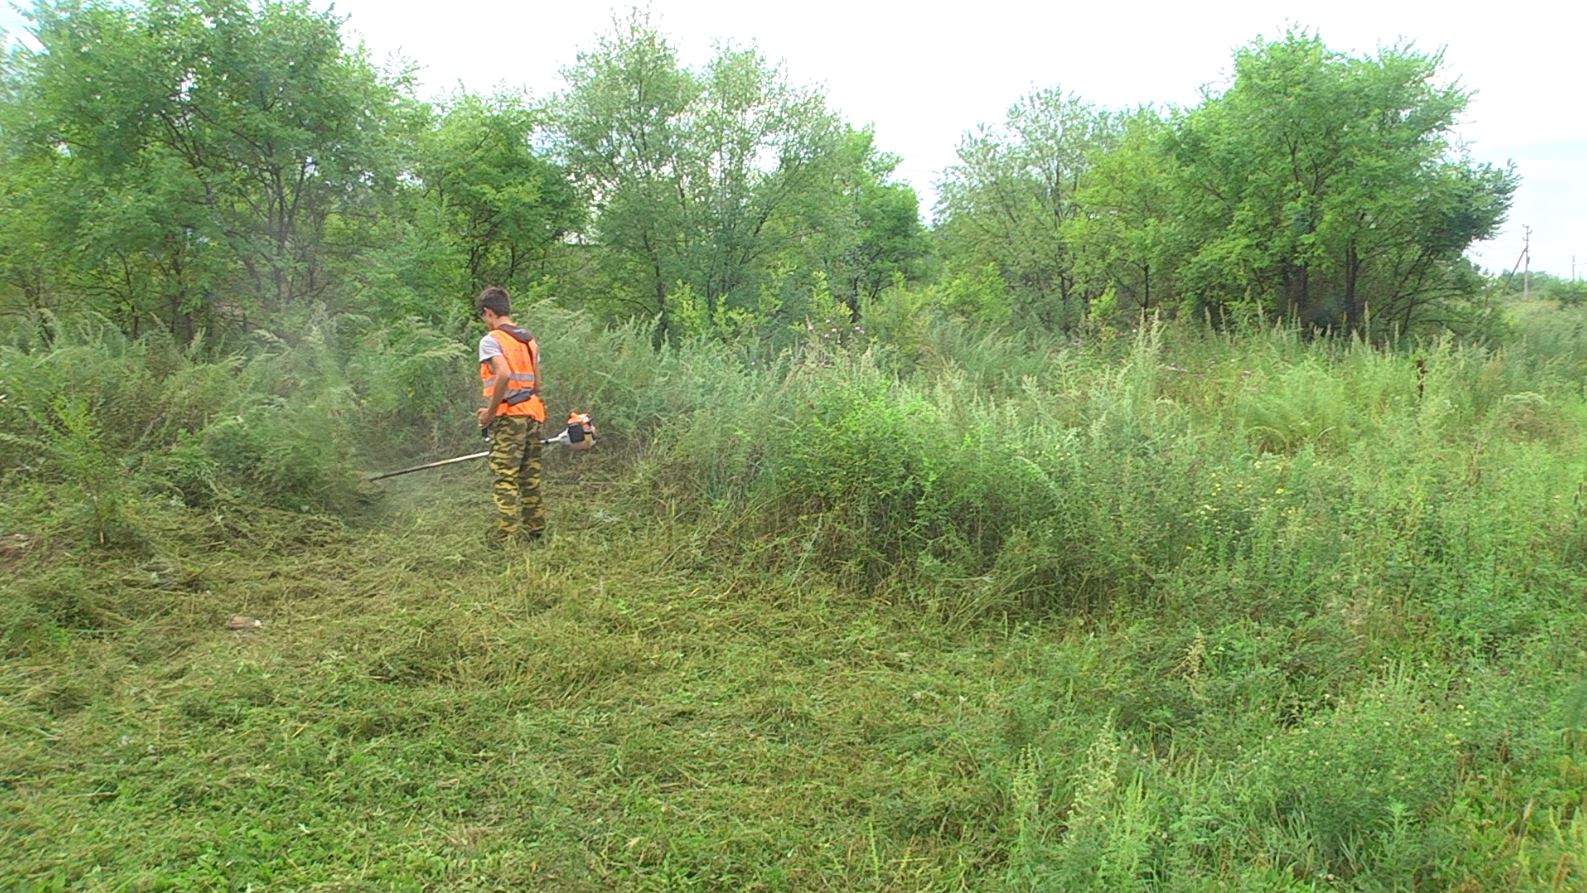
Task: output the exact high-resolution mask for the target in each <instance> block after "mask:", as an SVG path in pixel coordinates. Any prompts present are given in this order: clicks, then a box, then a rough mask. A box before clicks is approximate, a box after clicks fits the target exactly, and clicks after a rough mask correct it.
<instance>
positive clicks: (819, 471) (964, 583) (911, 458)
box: [0, 0, 1587, 891]
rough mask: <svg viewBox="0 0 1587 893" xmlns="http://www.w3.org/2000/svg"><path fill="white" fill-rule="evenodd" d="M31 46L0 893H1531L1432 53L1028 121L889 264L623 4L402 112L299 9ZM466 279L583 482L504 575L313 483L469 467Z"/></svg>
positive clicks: (1559, 500) (1522, 337)
mask: <svg viewBox="0 0 1587 893" xmlns="http://www.w3.org/2000/svg"><path fill="white" fill-rule="evenodd" d="M34 15H35V22H36V31H37V36H38V45H37V47H35V48H31V49H30V48H25V47H19V48H16V49H14V50H13V51H12V52H11V54H10V55H9V56H8V57H7V59H6V64H5V66H4V68H3V70H0V154H3V160H4V165H3V166H0V210H3V211H4V212H5V213H4V214H0V302H3V304H0V307H3V308H4V309H5V310H7V311H9V312H8V313H7V314H6V316H5V317H4V320H3V322H0V493H4V494H5V496H4V497H3V498H0V592H3V597H0V695H3V696H0V816H4V817H5V820H4V821H0V851H3V852H5V853H6V854H7V856H8V861H7V863H6V869H5V871H6V872H7V873H6V874H5V881H6V882H7V883H12V884H13V885H16V886H21V887H23V888H24V889H26V888H30V887H39V888H43V889H79V888H81V889H96V888H97V889H122V888H128V887H135V888H144V887H147V888H151V889H163V888H174V889H187V888H194V887H206V888H207V887H219V886H230V887H239V886H247V885H249V884H253V885H255V886H275V887H314V886H327V887H359V886H375V887H381V888H387V887H390V888H398V889H470V888H478V889H486V888H489V889H496V888H510V889H520V888H521V889H572V890H581V889H587V890H604V889H634V890H644V889H669V890H671V889H680V890H689V889H696V890H712V889H763V890H806V889H909V890H928V889H929V890H939V889H940V890H963V889H976V890H982V889H984V890H1008V891H1024V890H1051V889H1062V890H1115V889H1148V890H1162V891H1179V890H1185V891H1190V890H1209V889H1222V888H1230V889H1259V890H1303V889H1304V890H1319V889H1321V890H1362V891H1370V890H1407V889H1482V890H1488V889H1494V890H1497V889H1540V890H1544V889H1547V890H1571V889H1578V888H1580V887H1581V886H1582V885H1583V884H1584V883H1587V866H1584V864H1583V859H1582V852H1583V851H1584V844H1587V821H1584V816H1587V812H1584V811H1583V802H1584V801H1583V795H1584V791H1587V770H1584V766H1587V757H1584V755H1583V746H1584V744H1587V739H1584V737H1583V732H1584V717H1583V715H1582V710H1581V704H1582V703H1583V699H1584V698H1587V694H1584V692H1587V688H1584V687H1583V682H1582V670H1581V665H1582V654H1581V643H1582V642H1583V641H1584V640H1587V614H1584V612H1583V610H1582V603H1581V598H1580V593H1581V592H1582V591H1583V590H1584V588H1587V510H1584V504H1583V479H1584V476H1587V465H1584V463H1583V460H1582V455H1583V454H1582V446H1583V434H1582V431H1583V425H1584V424H1587V402H1584V400H1583V397H1582V393H1583V382H1584V381H1587V338H1584V336H1583V331H1584V326H1583V325H1582V320H1581V319H1580V310H1579V308H1576V307H1573V306H1564V307H1556V306H1551V305H1548V306H1545V305H1544V303H1543V302H1534V303H1533V304H1532V305H1529V306H1526V307H1520V308H1517V307H1514V306H1511V305H1509V304H1506V303H1505V302H1503V301H1495V302H1492V303H1491V304H1489V303H1487V302H1484V303H1483V304H1482V305H1480V306H1482V307H1490V306H1491V307H1492V308H1494V311H1495V312H1496V313H1502V314H1506V319H1507V320H1509V321H1512V322H1513V329H1512V330H1511V332H1512V334H1511V337H1510V340H1508V341H1496V340H1493V339H1483V340H1474V339H1468V338H1465V337H1464V333H1465V330H1466V328H1468V327H1470V326H1471V325H1473V324H1475V323H1481V322H1484V320H1483V319H1482V318H1481V316H1480V313H1479V309H1478V306H1479V305H1476V304H1473V303H1471V302H1470V301H1469V298H1470V297H1471V296H1472V295H1473V294H1475V291H1473V289H1474V287H1475V285H1476V284H1477V283H1476V277H1475V274H1474V272H1473V271H1471V270H1470V269H1468V268H1467V267H1466V266H1465V263H1464V261H1463V260H1462V259H1461V254H1462V251H1463V249H1464V248H1465V246H1466V245H1468V244H1469V243H1470V241H1471V240H1472V239H1474V238H1479V237H1481V236H1482V235H1483V234H1486V233H1488V232H1490V231H1491V229H1492V227H1494V226H1495V225H1497V222H1498V221H1499V220H1500V219H1501V218H1502V215H1503V213H1504V210H1505V207H1506V205H1507V202H1508V198H1509V193H1510V190H1511V188H1512V187H1513V177H1512V175H1511V174H1510V173H1509V172H1508V171H1503V170H1498V169H1494V168H1490V167H1485V166H1483V165H1478V164H1474V163H1472V162H1471V161H1470V160H1469V159H1468V158H1466V157H1465V156H1464V155H1463V154H1462V153H1461V152H1460V151H1459V149H1458V148H1457V147H1455V146H1454V145H1453V143H1452V138H1451V137H1450V127H1451V126H1452V124H1453V122H1454V121H1455V117H1456V115H1458V113H1459V112H1460V109H1461V108H1462V106H1463V103H1464V95H1463V94H1462V93H1461V92H1460V91H1458V90H1453V89H1450V88H1448V87H1445V86H1441V85H1440V84H1439V82H1438V76H1437V75H1438V71H1437V67H1438V66H1437V59H1436V57H1429V56H1424V55H1420V54H1417V53H1415V52H1412V51H1409V50H1402V49H1395V50H1391V51H1386V52H1384V53H1381V54H1379V55H1377V56H1375V57H1371V58H1351V57H1345V56H1340V55H1338V54H1334V53H1330V52H1328V51H1327V50H1326V49H1325V48H1324V47H1323V45H1322V44H1321V43H1320V42H1319V41H1317V40H1316V39H1315V38H1313V37H1310V36H1305V35H1290V36H1287V37H1285V38H1284V39H1282V40H1280V41H1277V42H1274V43H1257V44H1253V45H1251V46H1249V47H1246V48H1244V49H1242V50H1240V51H1239V52H1238V53H1237V55H1236V66H1235V75H1234V78H1233V80H1232V82H1231V83H1230V84H1229V85H1228V87H1227V89H1225V90H1224V91H1222V92H1219V93H1209V95H1208V96H1207V97H1205V98H1204V100H1203V101H1202V102H1201V103H1200V104H1199V105H1198V106H1197V107H1195V108H1192V109H1183V110H1174V111H1171V112H1158V111H1154V110H1150V109H1146V110H1135V111H1130V112H1118V111H1112V110H1106V109H1100V108H1097V107H1095V106H1093V105H1091V104H1089V103H1087V102H1086V101H1085V100H1083V99H1082V98H1079V97H1075V96H1072V95H1069V94H1066V93H1063V92H1062V91H1059V90H1055V89H1050V90H1041V91H1037V92H1036V93H1034V94H1033V95H1031V96H1030V97H1027V98H1025V99H1023V100H1021V101H1019V102H1018V103H1017V104H1016V105H1015V106H1014V107H1013V108H1012V109H1011V110H1010V112H1009V114H1008V118H1007V121H1006V122H1004V123H1003V124H1000V125H998V126H995V127H988V128H984V129H982V130H978V131H976V132H975V133H974V134H972V135H971V136H969V137H967V138H966V140H965V143H964V146H963V152H962V154H961V159H960V163H959V164H958V165H957V166H955V167H954V168H953V169H952V170H950V171H949V173H948V177H947V181H946V182H945V184H944V189H943V192H942V194H943V200H942V203H941V205H940V206H939V208H938V209H937V210H938V220H937V226H936V227H935V230H934V231H933V232H931V233H929V234H928V233H927V231H926V230H925V229H924V228H923V227H922V226H921V224H920V221H919V219H918V206H917V200H916V197H915V195H914V193H913V192H912V191H910V190H909V189H908V187H906V186H903V185H901V184H899V183H897V182H895V181H894V179H893V171H894V170H895V166H896V164H897V159H896V158H894V157H893V156H890V155H889V154H887V153H886V152H883V151H882V150H881V149H880V148H879V147H878V146H877V144H876V141H875V139H874V138H873V135H872V134H871V133H869V132H867V131H865V130H862V129H857V128H854V127H852V126H851V125H849V124H847V123H846V122H844V121H842V120H841V119H839V118H838V117H837V116H836V115H835V114H834V113H833V112H832V111H831V109H829V108H828V107H827V106H826V103H825V101H824V99H823V98H822V97H821V96H820V94H819V93H818V92H816V91H813V90H809V89H804V88H800V87H798V86H796V85H795V84H794V82H793V81H791V79H790V78H789V76H788V75H787V74H786V73H785V72H783V71H782V70H781V69H780V68H778V67H776V66H775V65H772V64H771V63H769V62H768V61H767V60H766V59H764V58H763V57H761V56H760V55H759V54H757V53H756V52H754V51H752V50H743V49H728V50H724V51H721V52H718V53H716V54H715V55H714V56H713V57H712V58H711V59H710V60H709V61H708V62H707V63H706V64H705V65H703V66H700V67H697V68H696V67H690V66H688V65H685V64H684V63H683V62H682V61H681V60H679V58H678V56H677V53H676V51H675V50H674V49H673V48H672V47H671V45H670V44H669V43H668V42H667V41H666V39H665V38H664V37H663V36H662V35H661V34H660V33H659V32H658V31H657V30H656V29H655V28H654V27H653V26H652V25H650V24H649V23H648V22H647V21H646V20H645V19H644V18H643V17H642V16H636V17H631V18H628V19H624V20H621V21H619V22H618V23H617V25H616V26H615V27H614V29H613V30H612V31H611V32H610V33H609V34H607V35H606V36H605V37H603V38H601V39H600V41H599V42H598V43H597V44H596V45H595V46H594V47H593V48H592V49H590V50H588V51H587V52H585V53H584V54H582V55H580V56H579V57H578V58H577V59H576V60H575V62H574V63H573V64H572V66H571V67H570V68H569V70H568V85H567V88H566V90H565V91H564V92H562V93H561V94H560V95H558V96H555V97H550V98H547V99H545V100H544V101H537V100H533V99H531V98H528V97H522V96H514V95H501V96H492V97H488V98H486V97H480V96H474V95H470V94H468V93H460V94H458V95H455V96H452V97H449V98H448V99H446V100H444V101H438V102H436V103H433V104H432V103H426V102H422V101H420V100H418V99H417V98H416V97H414V96H413V95H412V88H411V85H410V84H409V83H408V82H407V81H406V80H405V79H404V78H403V77H402V76H401V74H400V73H389V72H381V71H379V70H378V69H377V68H375V67H373V66H372V65H370V64H369V62H368V61H367V59H366V58H365V56H364V54H363V53H362V51H360V50H355V49H352V48H349V47H346V46H344V45H343V43H342V41H341V37H340V34H339V27H338V23H337V21H336V20H335V19H334V18H333V17H330V16H327V15H323V14H320V13H317V12H314V11H313V10H312V9H311V8H310V7H308V6H306V5H302V4H293V3H262V4H253V3H244V2H240V0H239V2H228V0H217V2H205V3H183V2H176V0H161V2H151V3H146V4H141V5H136V4H134V5H127V4H113V3H97V2H81V3H79V2H70V3H68V2H58V3H57V2H50V3H44V4H41V5H39V6H37V7H36V8H35V10H34ZM300 75H302V76H301V77H300ZM932 251H935V252H937V256H936V257H932V256H930V252H932ZM486 282H499V283H504V284H507V285H508V286H509V287H511V288H513V289H514V291H515V293H516V294H517V295H519V296H520V297H521V299H522V303H521V305H520V308H519V309H520V311H521V314H520V315H521V316H522V317H523V318H524V320H525V321H526V322H528V323H529V324H531V325H532V326H533V327H534V328H535V329H536V330H537V331H538V332H539V333H540V336H541V338H542V340H543V341H544V343H545V345H546V369H545V372H546V380H547V382H548V384H547V394H546V396H547V399H548V401H549V402H550V404H551V409H552V411H553V413H557V412H560V411H562V410H566V409H570V408H575V407H577V408H588V409H591V410H593V411H594V412H595V413H596V416H597V419H598V421H599V422H600V425H601V428H602V430H603V443H602V447H601V448H600V450H598V451H595V452H594V453H580V454H576V455H575V454H567V453H553V454H552V455H551V456H550V457H549V458H548V474H547V477H548V480H549V481H550V485H551V486H552V487H553V488H555V489H554V493H553V496H554V498H553V499H552V500H551V504H552V512H553V524H554V525H555V527H556V537H555V538H554V539H553V540H552V541H551V542H550V543H549V544H548V545H547V546H546V547H545V548H543V549H541V550H539V551H537V552H533V553H527V554H526V555H524V556H521V557H520V556H504V555H503V554H502V553H500V552H499V551H487V550H486V549H485V547H483V546H482V545H481V544H480V543H478V542H477V541H476V539H477V538H476V537H475V536H474V535H473V530H474V529H476V528H475V526H474V525H476V524H479V523H480V521H481V519H482V518H484V517H485V516H486V512H487V510H488V507H487V505H486V499H487V497H486V494H485V488H484V486H483V482H482V481H480V480H479V479H477V478H464V477H461V476H458V477H447V476H446V474H445V473H439V474H438V475H437V476H436V477H433V478H416V477H410V478H403V479H399V480H398V481H396V482H392V483H389V484H386V485H382V486H380V487H376V486H374V485H370V484H366V483H362V482H361V481H360V480H359V476H360V472H364V471H372V470H375V469H376V468H379V467H381V466H384V465H386V464H388V463H390V464H396V463H399V462H402V461H404V460H406V459H407V458H408V457H409V456H415V455H435V454H442V455H444V454H448V453H453V452H454V451H455V452H463V451H464V450H465V449H472V448H473V447H474V445H475V444H477V440H475V439H474V438H473V436H472V435H473V432H472V431H471V430H470V429H471V425H470V424H469V421H468V418H467V409H468V407H469V406H470V405H471V403H472V401H471V396H472V394H473V393H474V391H473V388H474V387H476V386H477V385H475V384H473V383H471V381H470V375H469V373H470V372H471V370H470V369H469V366H470V360H471V357H470V354H469V352H468V350H467V348H466V343H465V342H466V340H467V339H466V338H465V337H464V335H465V326H466V324H467V322H468V320H469V317H470V316H471V313H470V304H469V298H470V295H471V294H472V293H473V292H474V290H475V289H476V288H477V287H478V286H479V285H481V284H483V283H486ZM1551 294H1553V295H1554V296H1555V297H1557V298H1558V299H1559V302H1560V303H1561V304H1567V305H1568V304H1570V303H1571V301H1570V300H1568V299H1567V297H1566V296H1563V295H1562V294H1559V293H1557V292H1551ZM1176 317H1177V318H1176ZM1209 323H1210V325H1209ZM1452 324H1453V325H1452ZM1318 327H1321V328H1324V329H1326V330H1328V331H1331V332H1334V333H1336V334H1338V335H1339V336H1340V337H1332V338H1328V337H1321V338H1319V337H1312V336H1314V335H1316V334H1317V329H1318ZM1450 328H1454V329H1455V331H1449V329H1450ZM1394 335H1400V336H1403V337H1402V339H1401V340H1400V341H1399V342H1398V343H1389V340H1388V338H1387V337H1385V336H1394ZM404 494H406V495H404ZM234 612H247V613H249V614H257V615H263V616H265V617H266V619H267V621H268V623H267V625H266V626H264V627H262V628H259V629H256V630H253V631H252V632H251V633H245V635H247V636H249V637H248V638H243V637H235V638H229V639H228V638H223V636H226V635H229V634H228V633H225V632H223V631H221V630H219V629H217V627H219V626H220V624H221V621H223V620H224V618H225V617H226V616H228V615H229V614H231V613H234Z"/></svg>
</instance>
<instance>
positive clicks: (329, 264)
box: [5, 0, 406, 337]
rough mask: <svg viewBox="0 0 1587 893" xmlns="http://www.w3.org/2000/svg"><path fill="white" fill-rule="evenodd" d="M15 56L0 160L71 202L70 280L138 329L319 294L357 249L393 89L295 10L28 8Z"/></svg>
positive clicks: (392, 108) (333, 26)
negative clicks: (33, 170)
mask: <svg viewBox="0 0 1587 893" xmlns="http://www.w3.org/2000/svg"><path fill="white" fill-rule="evenodd" d="M31 15H32V19H33V22H34V26H33V34H34V36H35V38H36V40H37V43H38V47H39V48H38V49H36V50H27V49H24V50H20V51H19V52H18V56H17V59H16V66H17V69H18V71H17V73H16V75H15V77H16V79H17V83H18V86H17V89H16V90H15V91H13V94H12V95H13V101H14V103H15V104H16V105H17V106H20V107H22V108H23V109H25V110H26V111H25V114H24V117H25V119H26V120H25V126H23V127H21V128H19V129H17V130H16V131H9V130H8V132H7V133H6V137H5V138H6V140H7V141H8V142H10V143H11V144H12V147H11V149H10V150H9V154H12V155H15V156H19V157H20V158H22V159H23V160H24V161H25V162H27V163H30V164H32V165H34V166H36V167H38V168H40V169H42V170H47V171H48V172H49V175H50V176H51V178H52V179H53V180H55V181H57V182H58V184H59V185H60V186H61V187H62V189H63V195H64V196H65V197H66V200H56V201H53V202H51V203H50V204H49V205H48V206H47V207H46V209H45V212H44V213H45V214H46V215H47V216H48V217H49V218H50V221H51V225H52V227H53V228H55V229H56V230H59V231H62V232H65V233H69V234H70V236H71V238H70V243H71V245H72V248H73V249H74V251H73V252H72V254H73V256H72V258H71V263H70V265H69V267H68V269H70V270H71V272H72V279H73V282H74V284H75V285H77V286H78V287H79V288H82V289H83V290H85V291H87V292H88V293H90V294H91V295H96V296H98V298H99V300H100V301H101V302H102V303H104V304H105V305H106V306H107V307H108V308H110V309H115V310H119V311H121V312H122V313H124V314H125V316H126V317H127V318H128V319H129V320H130V321H131V322H132V324H133V325H134V326H136V324H137V321H138V320H141V319H142V318H144V316H146V315H152V316H155V317H157V318H160V319H162V320H164V321H165V323H166V324H167V325H169V326H170V328H171V329H172V331H173V332H175V333H177V334H178V335H179V336H183V337H186V336H189V335H191V334H192V332H193V330H194V327H195V324H196V320H195V316H196V315H209V314H212V313H213V312H215V311H217V310H224V311H226V312H228V313H230V314H232V315H238V314H247V313H250V312H257V311H259V310H279V309H281V308H285V307H288V306H290V305H292V304H293V303H295V302H298V301H301V300H303V299H327V298H329V297H331V295H332V291H331V286H332V284H333V281H334V278H335V270H336V269H337V267H338V266H343V267H345V266H348V265H351V264H352V263H353V262H354V260H355V259H356V258H357V257H358V256H359V254H360V252H361V251H363V250H364V249H365V248H367V239H365V238H362V237H361V236H362V235H365V234H367V228H365V227H360V226H356V225H354V224H355V223H356V222H357V221H360V220H366V219H368V218H369V217H370V216H371V215H373V214H376V213H378V211H379V207H378V206H379V203H380V202H381V200H382V198H383V197H384V196H388V195H389V194H390V191H391V189H392V186H393V183H394V180H395V177H396V174H397V165H396V162H397V160H398V159H399V158H400V153H399V152H397V151H396V150H395V147H393V146H392V145H391V144H390V143H389V142H388V141H387V137H388V135H389V131H388V123H389V121H390V119H391V118H392V117H393V116H394V115H395V114H396V111H397V109H398V107H399V106H400V105H401V104H402V103H403V102H404V101H405V99H406V97H405V92H404V91H405V89H406V84H405V83H404V82H403V81H401V80H400V79H394V78H388V77H386V76H384V75H382V74H381V73H379V72H378V71H376V70H375V69H374V67H373V66H371V65H370V64H369V62H368V61H367V59H366V58H365V57H364V56H363V54H362V53H361V52H356V51H351V50H349V49H347V48H346V47H345V46H344V45H343V43H342V39H341V35H340V23H339V21H338V20H337V19H335V18H334V17H332V16H331V15H330V14H328V13H320V12H315V11H313V10H311V9H310V7H309V6H308V4H307V3H303V2H265V3H260V4H251V3H248V2H245V0H199V2H194V0H153V2H150V3H148V4H147V5H144V6H137V7H125V6H122V5H119V4H112V3H101V2H78V0H63V2H42V3H40V4H39V5H38V6H36V7H35V8H34V9H33V11H32V13H31Z"/></svg>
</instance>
